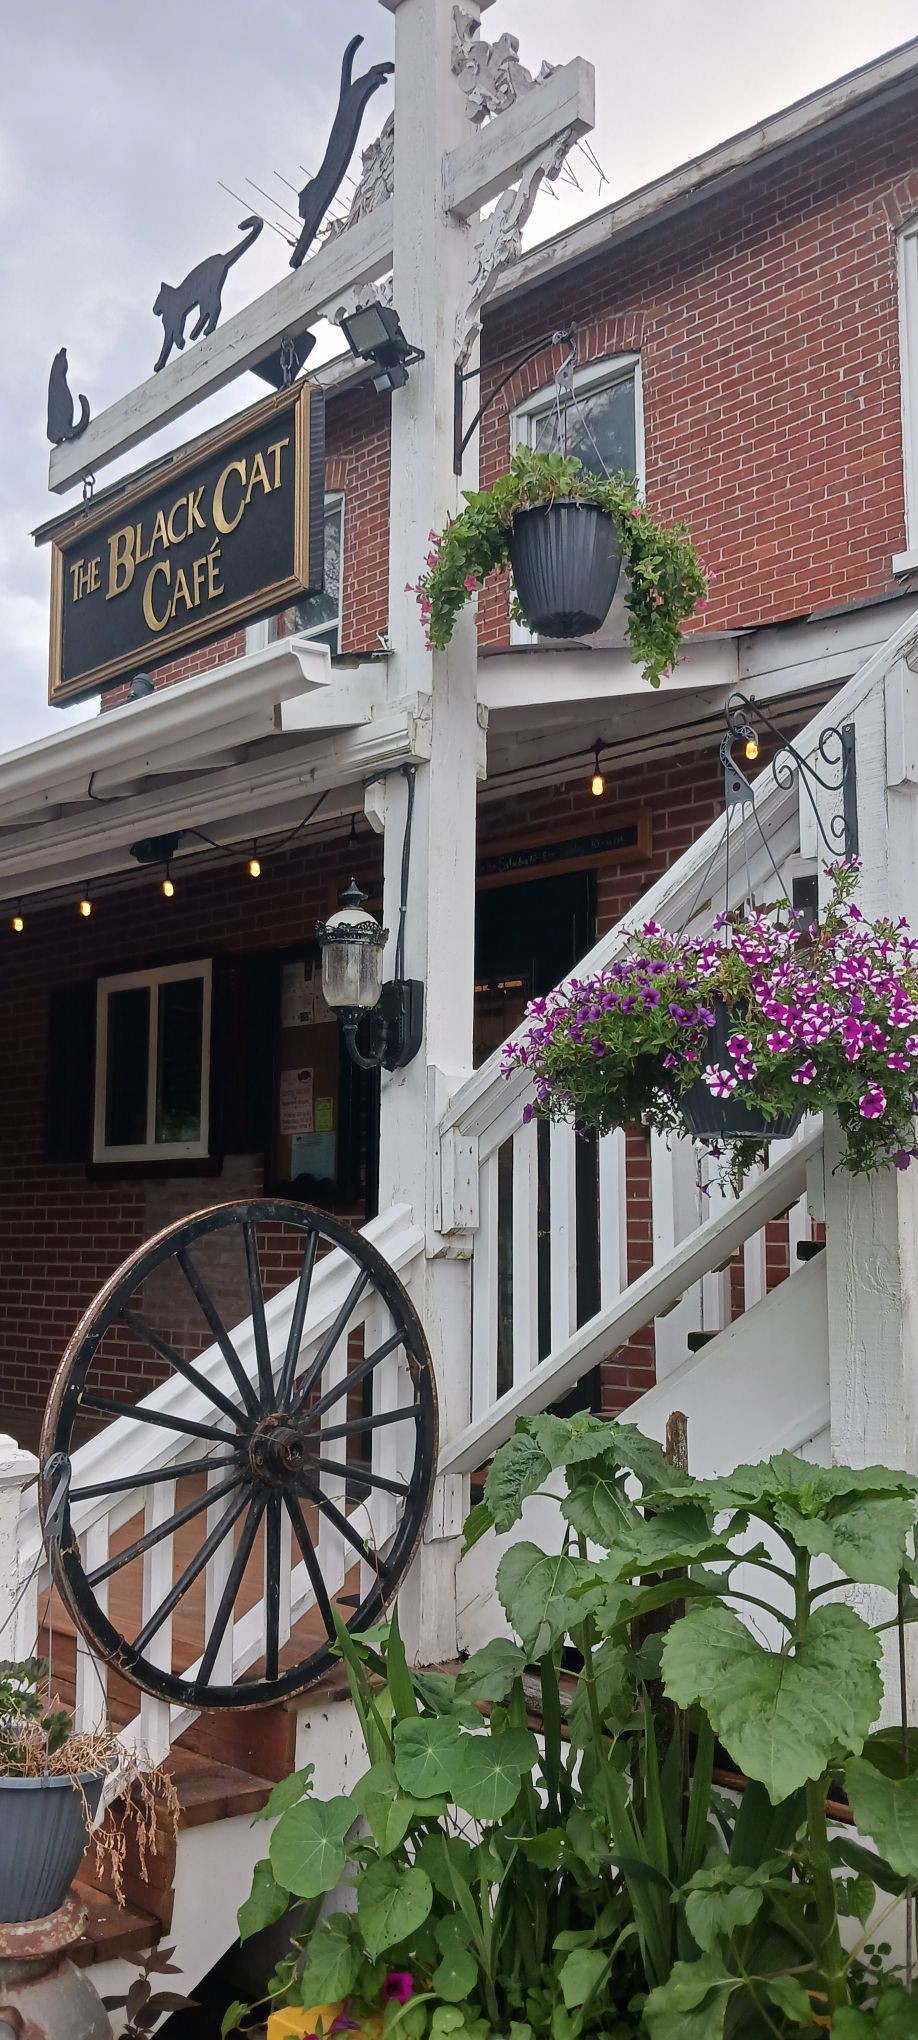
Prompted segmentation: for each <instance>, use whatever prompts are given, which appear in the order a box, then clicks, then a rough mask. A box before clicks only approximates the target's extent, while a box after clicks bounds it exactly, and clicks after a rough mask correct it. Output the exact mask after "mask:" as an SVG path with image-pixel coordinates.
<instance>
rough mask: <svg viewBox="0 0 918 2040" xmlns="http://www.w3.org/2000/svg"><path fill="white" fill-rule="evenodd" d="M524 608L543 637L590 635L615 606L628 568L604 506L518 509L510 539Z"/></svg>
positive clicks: (552, 505) (562, 503)
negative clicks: (620, 580) (623, 571)
mask: <svg viewBox="0 0 918 2040" xmlns="http://www.w3.org/2000/svg"><path fill="white" fill-rule="evenodd" d="M508 544H509V552H510V564H511V566H512V568H513V581H514V586H515V588H516V592H517V595H518V597H519V603H520V608H521V609H522V612H523V615H524V616H525V618H526V622H527V623H528V625H529V628H530V630H534V631H536V632H538V634H539V636H540V637H553V638H579V637H589V636H590V635H591V634H592V633H593V632H594V631H597V630H601V628H602V625H603V624H604V623H605V620H606V617H607V616H608V614H609V610H610V608H611V606H612V598H613V596H614V594H615V590H616V588H617V586H618V577H619V574H620V572H621V565H622V549H621V544H620V542H619V537H618V532H617V530H616V528H615V525H614V524H613V522H612V519H611V517H608V516H607V515H606V513H605V511H604V510H602V509H600V506H599V504H598V503H577V502H573V501H570V500H568V501H566V502H565V501H562V500H560V499H559V501H558V502H556V503H540V504H537V505H534V507H533V508H532V509H531V510H518V511H517V514H516V516H515V518H514V520H513V525H512V527H511V530H510V536H509V541H508Z"/></svg>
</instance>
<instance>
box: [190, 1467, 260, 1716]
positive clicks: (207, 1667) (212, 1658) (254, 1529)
mask: <svg viewBox="0 0 918 2040" xmlns="http://www.w3.org/2000/svg"><path fill="white" fill-rule="evenodd" d="M264 1509H265V1498H264V1496H263V1495H258V1496H256V1498H255V1500H254V1501H253V1503H252V1505H251V1508H250V1509H249V1513H248V1515H247V1517H246V1519H245V1522H244V1524H243V1526H242V1533H241V1536H240V1538H239V1542H238V1544H237V1546H236V1550H235V1552H234V1554H233V1562H232V1565H231V1566H230V1569H229V1572H228V1573H227V1575H226V1581H225V1583H224V1587H223V1592H222V1594H221V1596H220V1601H219V1605H218V1607H217V1609H216V1611H215V1614H214V1626H213V1628H212V1630H211V1632H210V1635H209V1637H208V1639H207V1643H206V1645H205V1649H204V1655H203V1657H202V1659H201V1662H200V1665H199V1666H198V1671H197V1680H196V1683H200V1684H201V1685H202V1686H206V1685H207V1684H208V1683H209V1680H210V1676H211V1673H212V1671H213V1668H214V1665H215V1664H216V1662H217V1653H218V1651H219V1649H220V1645H221V1643H222V1642H223V1635H224V1631H225V1629H226V1625H227V1623H228V1621H229V1618H230V1616H231V1614H232V1612H233V1609H234V1608H235V1605H236V1596H237V1594H238V1592H239V1589H240V1587H241V1585H242V1576H243V1573H244V1572H245V1569H246V1566H247V1565H248V1562H249V1557H250V1555H251V1550H252V1546H253V1544H254V1542H255V1539H256V1537H257V1535H258V1525H259V1523H260V1522H261V1519H262V1516H263V1515H264Z"/></svg>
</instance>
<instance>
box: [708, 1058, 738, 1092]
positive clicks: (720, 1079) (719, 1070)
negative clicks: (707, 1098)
mask: <svg viewBox="0 0 918 2040" xmlns="http://www.w3.org/2000/svg"><path fill="white" fill-rule="evenodd" d="M701 1075H702V1080H703V1082H704V1083H706V1084H707V1087H708V1090H709V1091H710V1092H711V1094H712V1096H713V1097H715V1098H729V1096H730V1094H731V1092H732V1091H735V1090H736V1078H735V1077H734V1076H731V1074H730V1071H729V1070H725V1069H724V1068H723V1065H722V1064H721V1063H708V1064H707V1065H706V1067H705V1068H704V1069H703V1070H702V1072H701Z"/></svg>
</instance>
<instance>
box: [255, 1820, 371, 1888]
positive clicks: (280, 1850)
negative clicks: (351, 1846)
mask: <svg viewBox="0 0 918 2040" xmlns="http://www.w3.org/2000/svg"><path fill="white" fill-rule="evenodd" d="M353 1823H354V1809H353V1807H352V1805H351V1802H350V1800H349V1799H301V1800H300V1802H299V1804H298V1805H297V1806H291V1808H290V1810H289V1812H288V1813H284V1814H282V1815H281V1818H280V1820H279V1821H278V1823H277V1826H276V1828H275V1830H274V1833H273V1835H272V1836H271V1846H270V1856H271V1868H272V1870H273V1872H274V1875H275V1877H276V1878H277V1881H278V1884H283V1885H285V1886H286V1888H287V1890H288V1891H292V1892H294V1893H295V1894H296V1896H297V1898H320V1897H321V1896H322V1893H323V1892H326V1891H334V1888H335V1885H336V1884H338V1883H340V1880H341V1874H342V1872H343V1870H344V1865H345V1861H346V1856H345V1850H344V1837H345V1835H346V1834H347V1831H348V1829H349V1828H350V1827H352V1826H353Z"/></svg>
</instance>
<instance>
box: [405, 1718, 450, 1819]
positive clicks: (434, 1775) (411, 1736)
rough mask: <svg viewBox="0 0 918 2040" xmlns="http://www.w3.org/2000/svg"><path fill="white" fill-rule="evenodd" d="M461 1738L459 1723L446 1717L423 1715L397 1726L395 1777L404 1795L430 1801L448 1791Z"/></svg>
mask: <svg viewBox="0 0 918 2040" xmlns="http://www.w3.org/2000/svg"><path fill="white" fill-rule="evenodd" d="M461 1738H462V1730H461V1728H460V1726H459V1723H458V1721H453V1720H451V1718H450V1717H449V1715H442V1714H441V1715H436V1714H435V1715H426V1714H425V1715H422V1716H420V1717H419V1718H417V1717H416V1718H415V1719H414V1720H412V1721H399V1722H397V1723H396V1728H395V1736H394V1745H395V1775H396V1777H397V1779H398V1782H399V1784H400V1786H401V1788H402V1790H403V1792H410V1793H412V1794H413V1796H414V1797H415V1799H433V1798H434V1797H435V1795H436V1794H437V1793H439V1792H448V1791H449V1790H450V1786H451V1782H452V1778H453V1773H454V1771H455V1768H456V1756H457V1752H458V1749H459V1744H460V1741H461Z"/></svg>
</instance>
